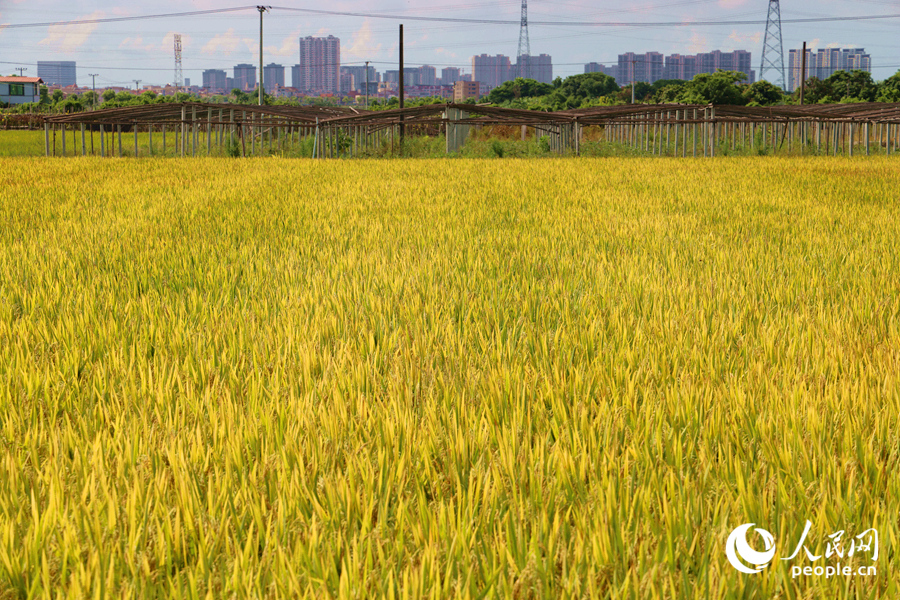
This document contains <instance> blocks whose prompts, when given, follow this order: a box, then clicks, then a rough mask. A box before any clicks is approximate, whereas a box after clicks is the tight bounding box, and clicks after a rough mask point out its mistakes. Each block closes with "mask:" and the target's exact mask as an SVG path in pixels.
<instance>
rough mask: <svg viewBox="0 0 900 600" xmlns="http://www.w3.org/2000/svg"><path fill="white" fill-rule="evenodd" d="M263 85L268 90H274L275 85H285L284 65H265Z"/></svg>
mask: <svg viewBox="0 0 900 600" xmlns="http://www.w3.org/2000/svg"><path fill="white" fill-rule="evenodd" d="M263 86H264V87H265V89H266V90H274V89H275V86H279V87H284V65H276V64H275V63H269V64H267V65H266V66H264V67H263Z"/></svg>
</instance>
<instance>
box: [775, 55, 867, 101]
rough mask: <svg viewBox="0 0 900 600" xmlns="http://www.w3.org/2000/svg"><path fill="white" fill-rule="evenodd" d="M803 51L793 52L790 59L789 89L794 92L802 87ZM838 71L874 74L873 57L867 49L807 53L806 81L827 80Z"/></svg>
mask: <svg viewBox="0 0 900 600" xmlns="http://www.w3.org/2000/svg"><path fill="white" fill-rule="evenodd" d="M802 60H803V50H802V49H797V50H791V51H790V56H789V58H788V73H787V75H788V77H787V78H788V81H787V86H788V89H787V90H785V91H788V92H793V91H794V90H796V89H797V88H799V87H800V75H801V72H802V71H803V63H802ZM836 71H866V72H867V73H871V72H872V57H871V56H870V55H868V54H866V50H865V48H823V49H821V50H818V51H816V50H809V49H808V50H807V51H806V79H810V78H812V77H817V78H819V79H827V78H828V77H829V76H831V75H833V74H834V73H835V72H836Z"/></svg>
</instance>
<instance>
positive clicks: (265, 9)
mask: <svg viewBox="0 0 900 600" xmlns="http://www.w3.org/2000/svg"><path fill="white" fill-rule="evenodd" d="M270 8H272V7H271V6H257V7H256V10H258V11H259V105H260V106H262V105H263V83H265V77H263V13H267V12H269V9H270Z"/></svg>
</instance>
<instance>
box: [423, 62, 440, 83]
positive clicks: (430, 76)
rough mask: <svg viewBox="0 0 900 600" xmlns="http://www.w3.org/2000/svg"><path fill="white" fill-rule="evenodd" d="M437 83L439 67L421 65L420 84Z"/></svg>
mask: <svg viewBox="0 0 900 600" xmlns="http://www.w3.org/2000/svg"><path fill="white" fill-rule="evenodd" d="M436 83H437V69H435V68H434V67H432V66H431V65H422V66H421V67H419V85H435V84H436Z"/></svg>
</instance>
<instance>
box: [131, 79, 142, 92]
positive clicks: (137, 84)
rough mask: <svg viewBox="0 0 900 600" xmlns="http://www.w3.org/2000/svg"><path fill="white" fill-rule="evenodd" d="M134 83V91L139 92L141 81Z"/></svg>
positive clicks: (136, 80) (134, 80)
mask: <svg viewBox="0 0 900 600" xmlns="http://www.w3.org/2000/svg"><path fill="white" fill-rule="evenodd" d="M132 81H133V82H134V91H138V86H139V85H140V84H141V80H140V79H132Z"/></svg>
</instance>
